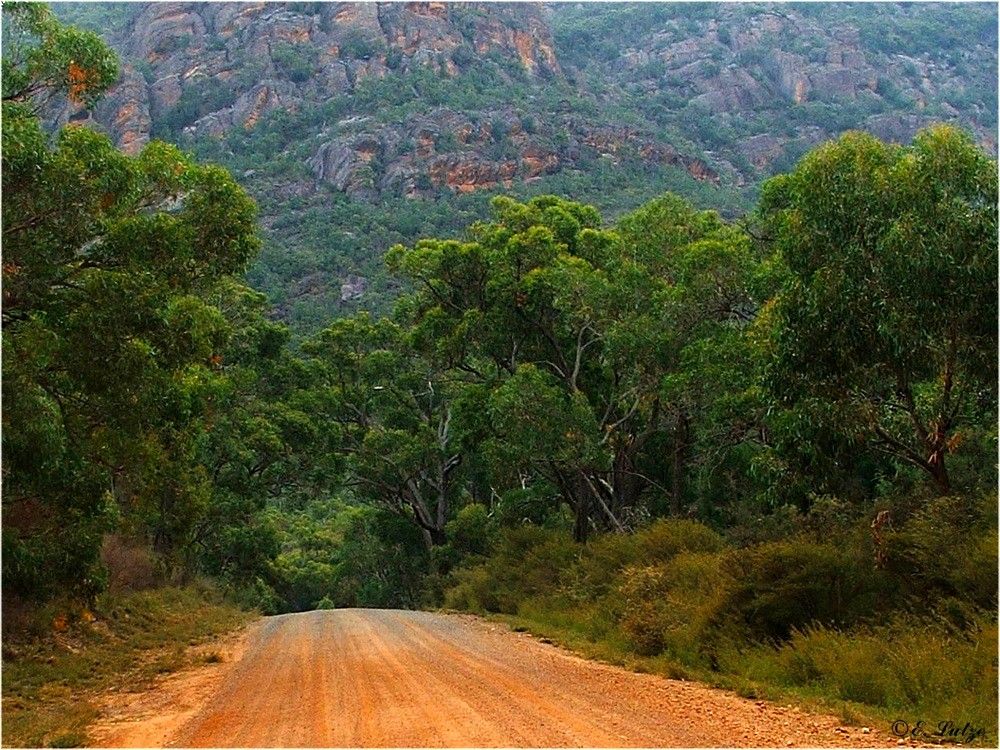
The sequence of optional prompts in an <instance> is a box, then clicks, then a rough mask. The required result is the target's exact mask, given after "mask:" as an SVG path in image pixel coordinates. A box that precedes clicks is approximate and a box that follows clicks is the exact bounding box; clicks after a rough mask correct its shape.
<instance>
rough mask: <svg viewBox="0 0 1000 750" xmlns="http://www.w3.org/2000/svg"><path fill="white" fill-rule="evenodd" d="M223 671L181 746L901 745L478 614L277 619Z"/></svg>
mask: <svg viewBox="0 0 1000 750" xmlns="http://www.w3.org/2000/svg"><path fill="white" fill-rule="evenodd" d="M222 669H223V670H224V671H223V672H221V673H217V674H216V676H215V677H213V678H212V679H213V682H212V685H211V688H210V689H206V690H203V691H202V692H203V693H207V695H203V696H202V695H199V696H198V697H197V698H196V699H191V700H188V702H187V703H188V704H193V710H191V706H189V709H188V710H187V711H186V712H185V713H184V714H183V716H182V717H181V718H180V719H179V720H178V722H177V726H174V727H170V731H169V736H164V737H162V740H163V741H164V742H165V743H166V744H167V745H168V746H175V747H636V746H645V747H651V746H659V747H670V746H673V747H678V746H682V747H711V746H716V747H717V746H729V747H733V746H740V747H760V746H776V747H786V746H810V747H843V746H853V747H863V746H883V747H884V746H887V745H893V746H895V744H896V743H895V742H894V741H893V740H892V739H890V738H888V737H887V736H885V735H883V734H881V733H879V732H876V731H875V730H874V729H873V730H871V731H870V732H868V733H864V732H863V730H862V729H860V728H857V727H845V726H842V725H841V724H840V723H839V722H838V721H837V719H835V718H833V717H829V716H818V715H813V714H808V713H805V712H803V711H799V710H796V709H791V708H784V707H781V706H775V705H772V704H766V703H763V702H760V701H751V700H746V699H743V698H740V697H738V696H736V695H733V694H731V693H727V692H724V691H720V690H715V689H712V688H708V687H705V686H702V685H697V684H694V683H690V682H683V681H676V680H666V679H663V678H660V677H654V676H652V675H643V674H635V673H632V672H628V671H626V670H623V669H619V668H616V667H610V666H607V665H603V664H599V663H595V662H592V661H587V660H584V659H580V658H578V657H575V656H573V655H571V654H569V653H567V652H565V651H563V650H562V649H559V648H557V647H555V646H551V645H546V644H543V643H540V642H538V641H536V640H534V639H532V638H531V637H529V636H527V635H524V634H521V633H513V632H511V631H510V630H509V629H507V628H506V627H504V626H501V625H496V624H493V623H488V622H484V621H482V620H478V619H476V618H472V617H466V616H454V615H441V614H431V613H427V612H406V611H398V610H364V609H348V610H330V611H320V612H307V613H304V614H296V615H282V616H279V617H269V618H266V619H264V620H263V622H262V623H260V624H259V625H257V626H255V629H254V630H253V631H251V633H250V635H249V639H248V640H247V642H246V648H245V651H244V652H243V655H242V658H240V659H239V660H238V661H235V662H234V663H232V664H226V665H222ZM171 700H172V701H174V702H178V700H179V699H178V698H176V697H174V698H171ZM150 721H160V722H161V725H162V722H163V721H164V717H163V716H155V717H151V718H149V719H148V720H146V723H147V724H148V723H149V722H150ZM132 729H133V730H136V731H131V732H124V733H123V732H121V731H119V732H118V733H117V734H115V733H111V734H107V735H105V741H106V742H107V743H108V744H112V745H119V746H121V745H128V744H130V736H131V741H133V742H134V741H135V740H136V738H140V737H141V738H143V744H150V736H151V735H150V734H149V732H148V727H147V731H146V733H145V734H143V733H142V732H141V731H138V730H141V729H142V726H141V722H140V723H139V724H133V727H132ZM157 744H159V742H158V743H157Z"/></svg>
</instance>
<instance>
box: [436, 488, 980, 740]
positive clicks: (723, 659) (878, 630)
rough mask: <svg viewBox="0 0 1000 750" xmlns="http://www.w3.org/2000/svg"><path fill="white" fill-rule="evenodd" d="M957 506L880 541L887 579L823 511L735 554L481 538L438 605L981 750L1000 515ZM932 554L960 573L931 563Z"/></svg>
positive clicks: (933, 510) (706, 536)
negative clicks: (962, 739)
mask: <svg viewBox="0 0 1000 750" xmlns="http://www.w3.org/2000/svg"><path fill="white" fill-rule="evenodd" d="M957 504H959V503H957V502H956V500H955V499H954V498H944V499H942V500H940V501H937V502H934V503H932V504H930V505H929V506H928V507H927V508H925V509H923V510H920V511H917V512H915V513H913V514H912V515H911V516H910V517H909V518H908V519H907V520H906V521H905V522H902V523H901V524H900V527H899V529H898V530H897V531H892V532H889V533H888V534H887V535H886V536H885V538H884V544H885V547H886V550H887V554H888V558H889V562H888V564H886V565H885V566H884V567H875V566H874V559H875V557H874V556H875V551H876V550H875V543H874V541H873V538H872V534H871V530H870V528H869V524H868V522H867V519H866V518H859V517H855V518H853V519H849V520H846V522H845V523H842V524H841V525H840V528H839V529H832V528H831V527H830V524H829V510H830V509H829V508H824V507H822V506H820V507H818V508H816V509H814V510H813V511H812V512H810V513H807V514H790V515H789V516H788V525H787V526H786V527H785V528H784V529H781V530H777V529H776V530H775V532H774V535H773V539H771V540H769V541H760V542H758V543H755V544H752V545H749V546H738V545H737V544H734V543H733V541H731V539H728V538H726V537H725V536H723V535H720V534H719V533H717V532H715V531H712V530H711V529H709V528H707V527H706V526H704V525H702V524H699V523H698V522H695V521H688V520H669V519H664V520H659V521H656V522H654V523H653V524H651V525H650V526H648V527H646V528H644V529H641V530H639V531H637V532H636V533H634V534H631V535H619V534H606V535H602V536H601V537H599V538H598V539H595V540H593V541H592V542H591V543H589V544H588V545H586V546H584V547H581V546H579V545H577V544H575V543H574V542H573V541H572V539H571V537H570V534H569V532H568V529H566V528H563V529H562V530H560V529H559V528H558V524H550V526H549V527H544V526H521V527H513V528H509V529H506V530H504V531H502V532H500V533H499V534H498V535H497V534H492V533H488V532H486V531H485V530H484V534H485V535H486V536H487V537H488V538H493V539H496V540H497V541H496V542H495V543H494V545H493V546H492V547H491V549H490V551H489V553H488V554H487V555H484V556H480V557H474V558H469V559H467V561H466V564H465V565H464V566H463V567H462V568H460V569H458V570H456V571H454V572H453V573H452V574H451V576H450V577H449V582H448V585H447V587H446V589H445V592H444V604H445V606H446V607H449V608H454V609H461V610H464V611H472V612H480V613H496V614H500V615H506V616H510V617H511V618H512V621H513V622H514V623H516V624H518V625H520V626H523V627H527V628H528V629H530V630H533V631H535V632H538V633H540V634H543V635H547V636H550V637H554V638H556V639H557V640H560V641H561V642H564V643H567V644H568V645H571V646H574V647H576V648H578V649H580V650H582V651H584V652H587V653H593V654H596V655H599V656H601V657H603V658H606V659H610V660H613V661H617V662H624V663H629V664H632V665H636V666H642V667H643V668H644V669H652V670H654V671H659V672H661V673H663V674H667V675H669V676H675V677H686V678H699V679H707V680H710V681H714V682H718V683H720V684H723V685H726V686H728V687H733V688H736V689H738V690H740V691H741V692H742V693H744V694H746V695H751V696H753V695H765V694H766V695H776V696H777V695H781V696H784V695H786V694H796V695H798V696H805V697H811V698H820V699H824V700H825V701H826V702H827V704H828V705H832V706H833V707H835V708H838V709H840V710H841V711H844V712H845V713H847V714H848V715H851V716H854V717H856V718H866V717H875V718H882V719H889V720H892V719H895V718H899V717H900V716H921V717H928V718H934V720H935V723H936V722H937V721H939V720H940V721H943V720H948V719H953V720H959V719H960V720H961V721H960V723H964V722H965V721H970V722H972V723H973V724H974V725H976V726H979V727H984V728H986V729H987V731H988V733H989V734H988V736H987V737H985V738H984V741H986V742H988V741H989V739H990V737H994V738H995V737H996V711H997V693H996V681H997V671H996V670H997V666H996V642H997V625H996V617H995V612H996V606H997V591H996V575H995V574H996V548H997V533H996V507H995V502H994V500H993V498H992V497H986V498H983V499H981V500H980V501H978V502H976V503H974V504H973V507H972V508H970V507H969V506H968V504H966V503H961V505H963V506H965V507H964V510H965V511H966V514H956V513H955V510H956V505H957ZM886 507H889V506H888V505H887V506H886ZM896 509H898V506H897V508H896ZM488 524H489V522H487V525H488ZM553 526H554V527H553ZM930 529H933V532H932V533H928V532H929V530H930ZM960 539H961V540H963V541H960ZM932 548H933V549H932ZM946 549H951V550H955V549H962V550H963V552H962V553H961V556H962V558H963V559H962V560H960V561H959V560H957V559H956V558H957V557H958V554H956V553H955V552H950V553H945V554H944V555H939V554H937V553H938V552H941V551H944V550H946ZM918 559H919V560H920V561H921V562H919V563H915V561H916V560H918ZM914 563H915V564H914ZM914 568H916V569H917V570H919V573H918V574H916V575H915V574H914ZM776 691H777V692H776ZM782 691H784V692H782ZM854 705H856V709H855V710H853V711H852V708H851V706H854Z"/></svg>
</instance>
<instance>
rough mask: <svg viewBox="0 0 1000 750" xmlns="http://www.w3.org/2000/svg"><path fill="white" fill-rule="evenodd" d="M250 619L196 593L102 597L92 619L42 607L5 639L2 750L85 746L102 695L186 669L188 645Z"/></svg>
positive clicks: (193, 590)
mask: <svg viewBox="0 0 1000 750" xmlns="http://www.w3.org/2000/svg"><path fill="white" fill-rule="evenodd" d="M254 616H255V615H254V614H253V613H250V612H246V611H244V610H241V609H239V608H237V607H235V606H233V605H231V604H228V603H225V602H223V601H222V600H221V599H220V598H219V597H218V596H217V595H216V594H214V593H213V592H211V591H209V590H207V589H203V588H197V587H186V588H162V589H153V590H149V591H143V592H138V593H131V594H123V595H117V596H111V595H107V596H105V597H102V598H101V599H100V600H99V601H98V604H97V607H96V608H95V612H94V613H89V612H86V611H84V612H80V611H79V610H76V612H73V613H70V612H68V611H67V610H66V608H65V607H63V608H62V609H60V608H59V607H57V606H56V605H52V606H50V607H47V608H46V609H45V610H43V611H40V612H38V613H37V615H36V616H35V618H34V620H35V623H36V627H35V628H34V632H22V633H14V634H11V635H8V636H7V637H5V642H4V653H3V744H4V746H6V747H78V746H81V745H85V744H87V740H88V737H87V727H88V725H89V724H90V723H91V722H93V721H94V719H96V718H97V709H96V704H95V699H96V698H97V696H99V695H100V694H101V693H102V692H105V691H108V690H112V689H114V690H125V691H129V690H140V689H142V688H143V687H145V686H147V685H149V684H150V683H151V682H152V680H153V679H154V678H155V677H157V676H158V675H161V674H166V673H169V672H174V671H177V670H180V669H182V668H184V667H186V666H188V665H190V664H192V663H193V659H194V657H193V656H191V655H190V654H189V653H188V647H189V646H193V645H197V644H199V643H204V642H206V641H209V640H211V639H213V638H215V637H217V636H218V635H220V634H222V633H226V632H228V631H231V630H234V629H236V628H238V627H240V626H242V625H244V624H246V623H247V622H249V621H250V620H251V619H253V617H254ZM92 618H93V619H92ZM201 658H202V659H205V658H207V657H201Z"/></svg>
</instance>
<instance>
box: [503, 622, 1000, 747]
mask: <svg viewBox="0 0 1000 750" xmlns="http://www.w3.org/2000/svg"><path fill="white" fill-rule="evenodd" d="M485 617H487V618H488V619H491V620H494V621H498V622H503V623H505V624H507V625H508V626H509V627H511V629H513V630H515V631H518V632H527V633H530V634H532V635H534V636H536V637H537V638H540V639H543V640H544V641H546V642H550V643H554V644H556V645H559V646H562V647H564V648H566V649H569V650H570V651H573V652H574V653H576V654H578V655H580V656H583V657H585V658H588V659H593V660H596V661H600V662H603V663H605V664H611V665H614V666H618V667H622V668H625V669H629V670H631V671H634V672H641V673H644V674H655V675H659V676H661V677H667V678H670V679H678V680H690V681H697V682H701V683H704V684H707V685H711V686H712V687H717V688H721V689H724V690H730V691H732V692H735V693H737V694H738V695H741V696H743V697H744V698H750V699H755V700H767V701H771V702H774V703H780V704H785V705H788V704H792V705H797V706H799V707H800V708H803V709H805V710H807V711H814V712H817V713H825V714H832V715H834V716H837V717H839V718H840V720H841V721H843V722H844V723H845V724H851V725H854V726H868V727H872V728H874V729H878V730H881V731H882V732H884V733H885V734H887V735H890V736H892V730H891V727H892V724H893V722H895V721H897V720H899V719H902V720H904V721H906V722H907V723H908V724H909V725H910V726H913V725H914V724H915V723H916V722H917V721H919V720H924V721H925V722H926V726H927V727H928V728H929V729H928V731H929V732H933V731H934V730H935V728H936V727H937V726H938V724H939V722H942V721H954V722H956V723H957V725H958V727H961V726H962V725H964V723H965V722H966V721H968V722H969V723H970V724H971V725H972V726H974V727H983V728H984V729H985V730H986V734H985V735H984V736H983V737H980V738H978V739H977V740H976V741H975V742H973V743H963V744H966V745H968V744H972V745H976V746H983V747H996V746H997V694H996V680H997V670H996V653H997V629H996V625H995V624H993V625H992V626H987V627H986V628H984V630H983V631H982V632H981V633H980V637H979V638H976V639H974V640H972V641H964V642H958V643H956V641H954V640H950V639H944V640H939V636H937V635H930V634H928V633H926V632H924V631H923V630H921V629H918V628H913V629H912V630H911V631H910V632H909V633H904V632H902V631H900V632H899V633H898V634H897V636H896V638H897V639H896V640H890V639H889V638H887V637H886V634H872V633H867V634H865V633H860V634H858V633H840V632H837V631H833V630H827V629H825V628H824V629H820V628H815V629H811V630H810V631H809V632H806V633H802V634H797V636H796V639H797V640H796V641H793V644H787V645H785V646H783V647H770V646H760V645H757V646H753V647H750V648H747V649H744V650H743V651H742V653H741V654H739V655H735V653H734V655H733V656H732V657H731V658H730V659H729V660H728V663H727V664H726V667H727V671H725V672H714V671H711V670H709V669H705V668H703V667H700V666H697V665H692V664H685V663H683V662H681V661H680V660H678V659H677V658H674V657H671V656H668V655H666V654H658V655H656V656H642V655H639V654H636V653H635V651H634V649H633V648H632V647H631V646H630V645H629V643H628V642H627V641H626V640H625V639H623V638H621V637H618V636H616V635H615V634H613V633H608V634H605V635H603V636H601V635H597V636H595V634H594V633H593V632H588V631H587V628H586V627H582V626H579V625H573V624H569V623H568V622H567V615H566V613H553V616H547V615H546V614H542V613H540V612H539V611H538V610H537V608H536V609H534V610H533V611H532V612H531V615H530V616H522V615H509V614H507V615H505V614H489V613H487V614H485ZM935 641H936V643H935ZM805 643H810V645H809V646H805V647H804V644H805ZM956 646H957V647H956ZM803 648H812V649H815V650H819V651H822V652H823V653H824V657H829V667H827V668H824V669H822V670H819V671H816V672H813V673H811V676H810V679H807V680H800V679H799V678H798V676H797V673H796V668H792V669H791V670H790V669H789V663H790V662H793V661H794V660H795V659H798V658H801V657H800V654H799V653H797V652H799V651H800V650H802V649H803ZM938 649H940V650H938ZM807 658H808V657H807ZM887 685H906V686H908V688H906V689H904V690H903V692H902V693H899V694H896V695H893V696H891V697H890V696H889V695H888V690H887V688H886V686H887ZM907 690H908V693H909V694H906V692H907ZM845 695H849V696H852V697H856V699H851V698H849V697H845ZM922 741H924V742H935V741H936V740H935V738H934V737H924V738H922ZM939 741H941V742H942V743H943V744H944V743H946V742H947V740H944V739H942V740H939Z"/></svg>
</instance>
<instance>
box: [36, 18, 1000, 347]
mask: <svg viewBox="0 0 1000 750" xmlns="http://www.w3.org/2000/svg"><path fill="white" fill-rule="evenodd" d="M56 8H57V12H58V13H60V14H61V15H62V16H63V17H64V18H67V19H71V20H73V21H74V22H79V23H84V24H87V25H88V26H89V27H90V28H93V29H94V30H96V31H98V32H99V33H101V34H104V35H105V36H106V38H107V39H108V40H109V42H110V43H111V44H112V45H113V46H114V47H115V49H116V50H117V51H118V52H119V54H120V56H121V59H122V63H123V65H122V79H121V82H120V83H119V84H118V85H117V86H116V87H114V88H113V89H112V90H111V91H110V92H109V94H108V96H107V97H106V99H105V100H104V102H103V103H102V104H101V105H100V106H98V107H97V108H96V109H95V110H94V111H93V113H92V115H88V113H87V112H85V111H81V110H79V108H74V107H70V108H64V109H61V110H59V112H58V115H57V116H56V117H55V119H56V121H58V122H63V121H66V120H67V119H73V120H74V121H83V122H89V123H91V124H93V125H94V126H96V127H100V128H102V129H104V130H106V131H107V132H109V133H110V134H111V135H112V137H113V139H114V141H115V143H116V144H117V145H119V146H121V147H122V148H125V149H126V150H129V151H134V150H137V149H139V148H141V146H142V145H143V144H144V143H146V142H147V141H148V140H149V139H150V138H151V137H159V138H164V139H166V140H169V141H171V142H176V143H179V144H181V145H182V146H183V147H184V148H186V149H191V150H193V151H194V152H195V153H196V154H197V155H198V156H199V158H202V159H208V160H211V161H214V162H217V163H220V164H223V165H224V166H226V167H227V168H228V169H229V170H230V171H231V172H232V173H233V175H234V178H235V179H236V180H237V181H238V182H239V183H240V184H241V185H242V186H244V187H245V188H246V189H247V191H248V192H249V193H250V194H251V195H252V196H253V197H254V198H255V199H256V200H257V201H258V203H259V205H260V209H261V219H262V225H263V232H262V239H263V242H264V245H263V251H262V253H261V254H260V256H259V258H258V259H257V260H256V262H255V263H254V264H253V266H252V268H251V271H250V275H249V279H250V281H251V282H252V283H253V284H254V286H255V287H256V288H258V289H260V290H261V291H264V292H265V293H266V294H267V295H268V296H269V298H270V301H271V303H272V304H273V305H275V308H276V312H277V314H278V315H279V316H280V317H281V319H282V320H284V321H285V322H287V323H289V324H290V326H291V328H292V330H293V332H294V333H295V334H296V335H299V334H312V333H315V332H318V331H319V330H321V329H322V328H323V327H325V325H326V323H327V322H328V320H329V318H330V317H331V316H334V315H348V314H352V313H353V312H355V311H358V310H367V311H370V312H372V313H374V314H378V315H381V314H385V313H388V312H389V311H390V309H391V305H392V301H393V299H394V298H395V296H396V295H397V293H398V289H399V284H398V280H396V279H394V278H393V277H392V276H391V275H390V274H387V273H386V272H385V270H384V267H383V263H382V257H383V254H384V253H385V251H386V250H387V249H388V248H389V247H391V246H392V245H393V244H395V243H397V242H402V243H404V244H408V243H413V242H415V241H416V240H417V239H419V238H421V237H428V236H432V237H455V238H457V237H460V236H461V234H462V231H463V229H464V228H465V227H466V226H467V225H469V224H470V223H472V222H473V221H475V220H478V219H481V218H482V217H484V216H485V215H486V213H487V211H488V205H489V200H490V198H491V197H493V196H494V195H497V194H501V193H509V194H512V195H514V196H515V197H518V198H519V199H527V198H530V197H531V196H533V195H543V194H556V195H560V196H562V197H564V198H568V199H571V200H576V201H580V202H584V203H591V204H594V205H595V206H597V207H598V208H599V209H600V210H601V211H602V213H603V215H604V216H606V217H608V218H609V219H616V218H618V217H619V216H620V215H622V214H623V213H625V212H627V211H631V210H634V209H636V208H637V207H639V206H640V205H641V204H643V203H645V202H646V201H648V200H651V199H653V198H655V197H656V196H658V195H660V194H662V193H664V192H666V191H668V190H669V191H672V192H675V193H677V194H679V195H681V196H683V197H685V198H686V199H688V200H690V201H692V202H693V203H694V204H695V205H696V206H697V207H698V208H702V209H714V210H717V211H720V212H721V213H722V214H723V215H724V216H726V217H727V218H735V217H737V216H741V215H743V214H744V213H746V212H747V211H748V210H749V209H750V208H752V206H753V205H754V203H755V202H756V199H757V195H758V190H759V186H760V184H761V183H762V181H763V180H764V179H766V178H767V177H769V176H771V175H773V174H776V173H779V172H784V171H787V170H789V169H790V168H791V167H792V166H793V165H794V164H795V162H796V161H797V160H798V159H799V158H800V157H801V156H802V155H803V154H805V153H806V152H807V151H808V150H809V149H810V148H812V147H814V146H816V145H817V144H819V143H821V142H823V141H824V140H826V139H828V138H832V137H835V136H837V135H839V134H840V133H842V132H843V131H845V130H848V129H851V128H861V129H864V130H867V131H869V132H871V133H873V134H875V135H876V136H878V137H879V138H882V139H884V140H890V141H895V142H899V143H908V142H909V141H910V140H911V139H912V138H913V136H914V134H915V133H916V132H917V130H919V129H920V128H921V127H924V126H926V125H928V124H930V123H932V122H938V121H949V122H953V123H956V124H960V125H961V126H963V127H965V128H967V129H969V130H971V132H972V133H973V134H974V137H975V139H976V140H977V141H978V142H979V143H981V144H982V145H983V146H984V148H986V150H987V151H988V152H989V153H992V154H994V155H995V152H996V141H995V130H996V123H997V121H996V111H997V102H996V80H995V79H996V66H997V57H996V40H997V12H996V8H995V7H992V6H990V5H987V4H975V3H973V4H941V5H937V4H920V5H918V6H906V5H901V4H885V3H883V4H863V5H854V4H843V3H833V4H829V3H826V4H780V5H771V4H766V3H761V4H726V3H713V4H707V3H705V4H702V3H659V4H657V3H653V4H650V3H642V4H635V5H628V4H614V3H612V4H600V5H597V6H589V5H588V6H583V7H580V8H577V7H576V6H574V5H573V4H571V3H556V4H552V5H547V6H546V5H534V4H524V3H521V4H499V5H497V4H492V5H477V4H475V3H471V4H470V3H458V4H435V3H409V4H391V3H384V4H362V5H356V4H351V3H269V4H267V5H264V6H234V5H231V4H218V3H203V4H198V5H185V4H176V3H154V4H143V3H136V4H116V3H110V4H103V3H102V4H92V3H87V4H75V3H60V4H58V5H57V6H56ZM81 118H83V119H81Z"/></svg>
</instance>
